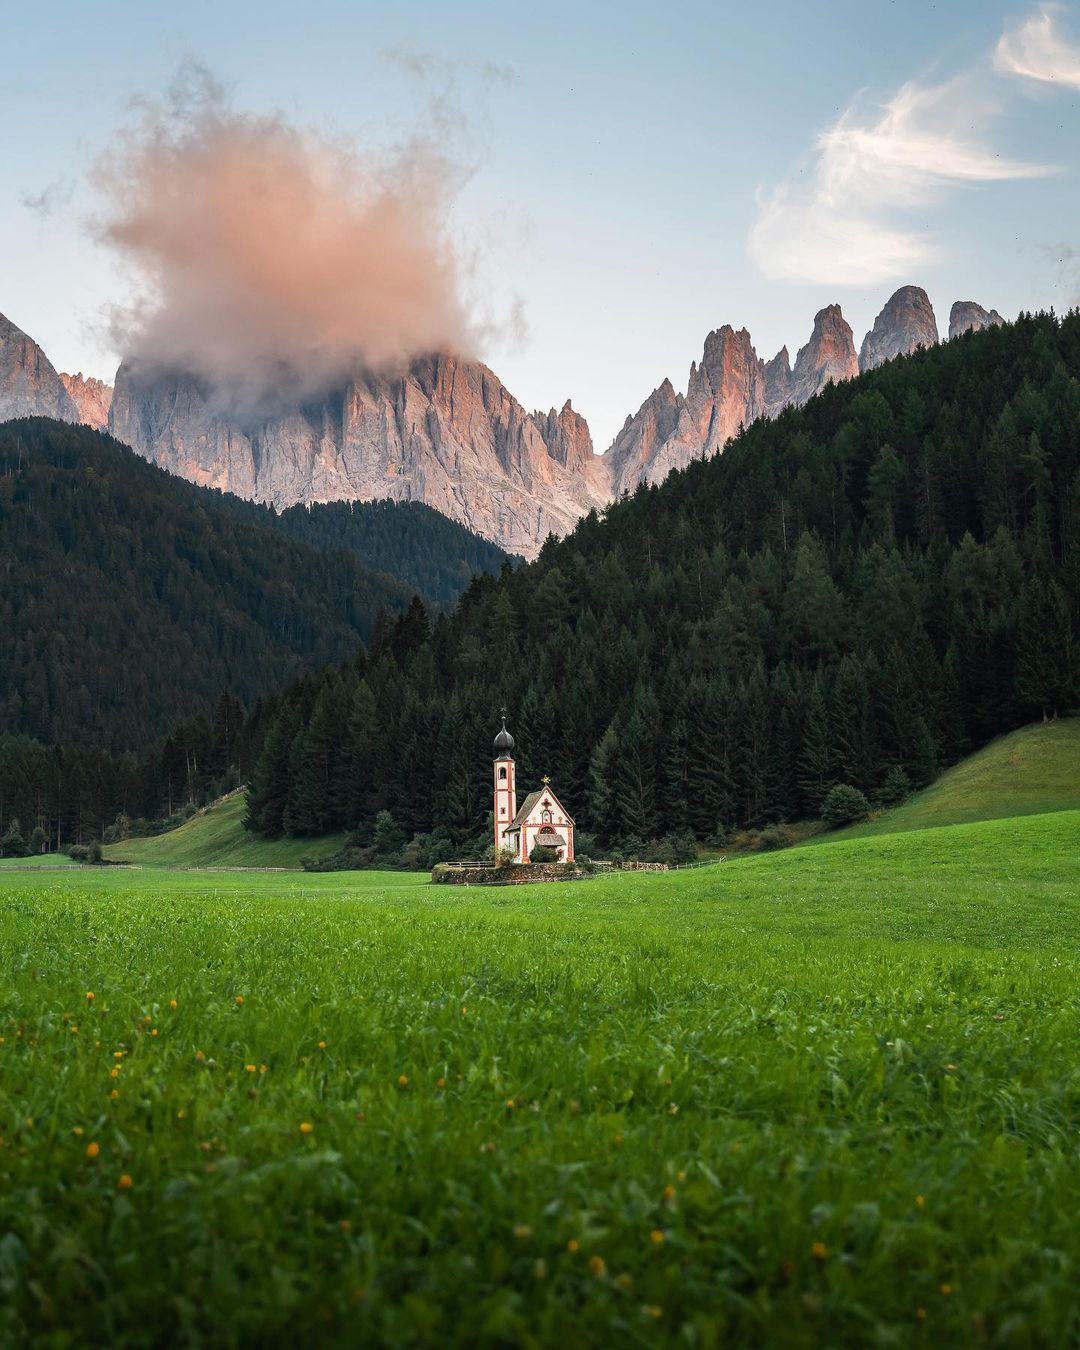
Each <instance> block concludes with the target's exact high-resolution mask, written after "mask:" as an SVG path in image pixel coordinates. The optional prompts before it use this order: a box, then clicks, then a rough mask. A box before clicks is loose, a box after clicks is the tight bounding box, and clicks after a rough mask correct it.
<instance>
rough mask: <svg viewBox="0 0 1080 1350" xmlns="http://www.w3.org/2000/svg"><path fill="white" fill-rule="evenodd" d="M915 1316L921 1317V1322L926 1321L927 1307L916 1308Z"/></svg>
mask: <svg viewBox="0 0 1080 1350" xmlns="http://www.w3.org/2000/svg"><path fill="white" fill-rule="evenodd" d="M915 1316H916V1317H917V1318H918V1319H919V1321H920V1322H925V1321H926V1309H925V1308H916V1309H915Z"/></svg>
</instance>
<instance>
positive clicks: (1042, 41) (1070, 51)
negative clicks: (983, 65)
mask: <svg viewBox="0 0 1080 1350" xmlns="http://www.w3.org/2000/svg"><path fill="white" fill-rule="evenodd" d="M1057 11H1058V7H1057V6H1056V5H1055V6H1049V7H1047V8H1045V9H1041V10H1039V12H1038V13H1036V14H1032V15H1031V17H1030V18H1028V19H1027V20H1025V22H1024V23H1022V24H1020V25H1019V26H1018V27H1016V28H1012V29H1010V30H1008V31H1006V32H1005V33H1002V35H1001V40H1000V41H999V42H998V45H997V47H996V48H995V49H994V68H995V69H996V70H999V71H1000V72H1001V73H1002V74H1003V75H1019V76H1021V77H1022V78H1024V79H1027V80H1039V81H1041V82H1042V83H1045V84H1058V85H1063V86H1065V87H1066V88H1071V89H1080V46H1078V45H1077V44H1076V43H1074V42H1069V41H1068V40H1067V39H1066V38H1063V37H1062V36H1061V35H1060V34H1059V33H1058V32H1057V31H1056V29H1055V26H1054V15H1055V13H1057Z"/></svg>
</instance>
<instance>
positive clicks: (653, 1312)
mask: <svg viewBox="0 0 1080 1350" xmlns="http://www.w3.org/2000/svg"><path fill="white" fill-rule="evenodd" d="M641 1311H642V1312H643V1313H644V1314H645V1316H646V1317H651V1318H653V1320H654V1321H659V1319H660V1318H661V1317H663V1315H664V1310H663V1308H661V1306H660V1305H659V1303H643V1304H642V1305H641Z"/></svg>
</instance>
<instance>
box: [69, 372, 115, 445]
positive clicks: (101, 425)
mask: <svg viewBox="0 0 1080 1350" xmlns="http://www.w3.org/2000/svg"><path fill="white" fill-rule="evenodd" d="M60 379H61V380H62V381H63V385H64V388H65V389H66V390H67V391H68V394H69V395H70V397H71V401H72V403H74V404H75V411H76V413H77V414H78V417H77V420H78V421H80V422H83V423H85V425H86V426H88V427H95V428H96V429H97V430H98V431H105V430H107V429H108V426H109V409H110V408H111V407H112V396H113V391H112V385H111V384H106V383H105V381H104V380H96V379H95V378H94V377H93V376H92V375H86V376H84V375H83V373H82V371H81V370H80V371H79V373H78V375H65V374H64V373H63V371H61V373H60Z"/></svg>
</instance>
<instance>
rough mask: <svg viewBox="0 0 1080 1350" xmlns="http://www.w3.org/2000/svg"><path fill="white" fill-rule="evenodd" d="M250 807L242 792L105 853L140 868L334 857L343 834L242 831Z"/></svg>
mask: <svg viewBox="0 0 1080 1350" xmlns="http://www.w3.org/2000/svg"><path fill="white" fill-rule="evenodd" d="M246 810H247V803H246V800H245V796H244V793H243V791H239V792H233V793H231V794H230V795H229V796H228V797H223V798H222V799H221V800H220V801H219V802H215V803H214V805H213V806H211V807H209V808H208V809H207V810H205V811H200V812H199V814H198V815H197V816H193V817H192V818H191V820H189V821H187V822H186V824H184V825H181V826H180V827H179V829H176V830H170V831H169V832H168V833H167V834H157V835H154V836H152V837H151V838H149V839H125V840H124V842H123V843H121V844H111V845H110V846H109V847H108V848H107V849H105V850H104V852H105V856H106V858H109V859H111V860H112V861H114V862H131V863H138V864H139V866H141V867H172V868H176V867H287V868H297V867H299V866H300V859H301V858H303V857H305V856H308V855H311V856H315V857H320V856H322V855H323V854H326V853H333V852H335V851H336V850H337V849H339V848H340V847H341V846H342V845H343V844H344V842H345V835H343V834H340V835H339V834H332V835H324V836H323V837H322V838H320V839H260V838H258V837H257V836H256V835H253V834H249V833H248V832H247V831H246V830H245V829H244V813H245V811H246Z"/></svg>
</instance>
